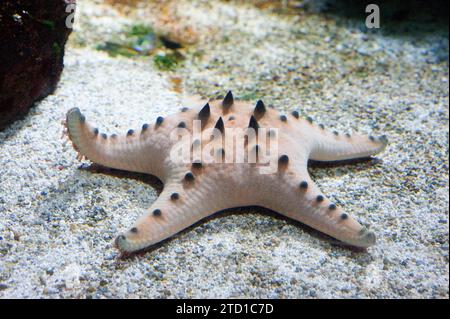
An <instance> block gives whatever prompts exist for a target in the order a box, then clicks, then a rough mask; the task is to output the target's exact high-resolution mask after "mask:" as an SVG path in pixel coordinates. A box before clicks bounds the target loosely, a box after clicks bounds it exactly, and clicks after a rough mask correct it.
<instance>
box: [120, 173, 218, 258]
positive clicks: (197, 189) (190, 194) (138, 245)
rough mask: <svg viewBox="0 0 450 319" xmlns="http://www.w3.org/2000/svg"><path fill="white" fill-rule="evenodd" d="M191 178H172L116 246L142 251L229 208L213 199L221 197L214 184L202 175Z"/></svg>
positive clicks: (121, 236)
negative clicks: (202, 177) (203, 178)
mask: <svg viewBox="0 0 450 319" xmlns="http://www.w3.org/2000/svg"><path fill="white" fill-rule="evenodd" d="M187 174H192V172H189V173H187ZM188 176H194V175H193V174H192V175H188ZM190 178H192V177H189V178H188V180H186V177H181V178H178V177H177V178H171V180H170V181H169V182H168V183H167V184H166V185H165V186H164V190H163V191H162V193H161V194H160V196H159V197H158V199H157V200H156V201H155V202H154V203H153V204H152V206H151V207H150V208H149V209H148V210H146V212H145V213H144V214H143V215H142V216H141V217H139V218H138V220H137V221H136V222H135V224H134V226H133V227H132V228H130V229H129V230H128V231H126V232H124V233H122V234H121V235H119V236H118V237H117V238H116V240H115V245H116V247H117V248H118V249H119V250H120V251H121V252H125V253H131V252H135V251H138V250H141V249H143V248H146V247H149V246H152V245H154V244H157V243H159V242H160V241H163V240H164V239H167V238H169V237H171V236H173V235H175V234H177V233H178V232H180V231H182V230H183V229H185V228H187V227H189V226H191V225H193V224H195V223H196V222H198V221H200V220H201V219H203V218H205V217H207V216H209V215H212V214H214V213H215V212H218V211H220V210H223V209H225V208H226V204H225V201H224V199H222V200H221V199H218V200H211V198H213V197H214V194H216V197H218V196H217V193H216V189H215V188H214V187H213V188H211V187H209V186H208V185H210V186H212V183H209V182H208V181H207V180H201V176H200V177H199V176H197V177H193V178H194V180H191V179H190ZM180 180H181V182H180Z"/></svg>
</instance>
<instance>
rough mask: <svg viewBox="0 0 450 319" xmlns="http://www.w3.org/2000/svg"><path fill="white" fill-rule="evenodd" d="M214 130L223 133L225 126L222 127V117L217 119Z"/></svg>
mask: <svg viewBox="0 0 450 319" xmlns="http://www.w3.org/2000/svg"><path fill="white" fill-rule="evenodd" d="M214 128H215V129H218V130H219V131H220V133H222V134H223V133H224V132H225V126H224V125H223V120H222V117H219V119H218V120H217V122H216V125H215V126H214Z"/></svg>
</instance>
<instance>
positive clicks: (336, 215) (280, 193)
mask: <svg viewBox="0 0 450 319" xmlns="http://www.w3.org/2000/svg"><path fill="white" fill-rule="evenodd" d="M269 178H270V177H269ZM274 183H277V185H278V187H279V188H280V189H279V190H277V192H276V194H273V192H272V194H273V195H271V192H269V190H266V192H265V193H266V200H265V201H266V203H265V204H264V206H266V207H267V208H269V209H272V210H274V211H276V212H279V213H280V214H282V215H284V216H287V217H289V218H292V219H294V220H297V221H300V222H301V223H304V224H306V225H308V226H310V227H312V228H315V229H317V230H319V231H321V232H323V233H325V234H327V235H330V236H331V237H334V238H336V239H338V240H340V241H342V242H344V243H346V244H349V245H351V246H356V247H363V248H366V247H369V246H372V245H374V244H375V235H374V233H373V232H370V231H368V230H367V229H366V228H365V227H363V226H362V225H361V224H359V223H358V222H357V221H356V220H355V219H354V218H352V217H351V216H350V215H348V214H347V213H345V212H344V211H343V210H342V209H341V208H340V207H338V206H336V205H335V204H333V203H332V202H331V201H330V200H329V199H328V198H326V197H325V196H324V195H322V193H321V192H320V190H319V188H318V187H317V186H316V184H315V183H314V182H313V181H312V180H311V178H310V177H309V174H308V172H307V171H306V169H305V170H302V171H301V173H300V174H296V173H294V174H287V175H284V176H283V177H282V178H281V180H280V181H278V182H277V181H276V180H273V181H272V182H271V184H272V185H274Z"/></svg>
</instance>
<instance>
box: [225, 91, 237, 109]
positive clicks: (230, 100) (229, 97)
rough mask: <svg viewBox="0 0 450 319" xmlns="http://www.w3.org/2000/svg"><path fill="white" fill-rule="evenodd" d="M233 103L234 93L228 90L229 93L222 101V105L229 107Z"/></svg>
mask: <svg viewBox="0 0 450 319" xmlns="http://www.w3.org/2000/svg"><path fill="white" fill-rule="evenodd" d="M233 104H234V98H233V93H231V91H228V93H227V95H225V98H224V99H223V101H222V106H223V107H224V108H225V109H229V108H230V107H231V106H233Z"/></svg>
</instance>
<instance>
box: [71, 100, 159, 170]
mask: <svg viewBox="0 0 450 319" xmlns="http://www.w3.org/2000/svg"><path fill="white" fill-rule="evenodd" d="M66 126H67V132H68V136H69V138H70V140H71V141H72V143H73V146H74V148H75V149H76V150H77V151H78V153H79V157H80V158H83V157H85V158H87V159H89V160H91V161H92V162H94V163H97V164H101V165H103V166H107V167H111V168H116V169H121V170H126V171H133V172H140V173H148V174H152V175H155V176H157V177H159V178H160V179H161V178H163V175H164V174H163V162H164V157H165V152H164V151H163V150H164V145H165V144H164V142H165V139H164V138H163V137H162V136H160V135H161V134H158V135H157V134H153V135H152V133H153V132H149V131H150V130H151V129H150V128H149V127H148V126H143V129H142V131H141V132H134V131H132V130H130V131H128V133H127V134H126V135H119V136H117V135H111V136H109V137H108V136H107V135H106V134H99V131H98V129H96V128H93V127H92V126H91V125H90V124H89V123H87V122H86V119H85V117H84V115H82V114H81V112H80V110H79V109H78V108H73V109H71V110H69V111H68V112H67V118H66Z"/></svg>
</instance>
